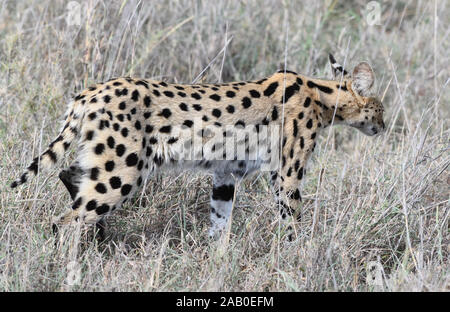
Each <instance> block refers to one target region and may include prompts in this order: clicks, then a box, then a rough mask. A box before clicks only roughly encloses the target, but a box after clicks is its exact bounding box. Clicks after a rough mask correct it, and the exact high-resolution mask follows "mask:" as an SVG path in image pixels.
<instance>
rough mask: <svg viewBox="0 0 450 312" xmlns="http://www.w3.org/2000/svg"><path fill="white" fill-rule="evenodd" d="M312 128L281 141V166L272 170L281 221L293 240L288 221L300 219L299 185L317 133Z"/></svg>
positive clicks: (292, 222) (293, 231) (272, 183)
mask: <svg viewBox="0 0 450 312" xmlns="http://www.w3.org/2000/svg"><path fill="white" fill-rule="evenodd" d="M297 122H298V121H297ZM288 129H289V127H288ZM313 129H314V128H311V130H310V129H308V128H306V130H303V131H296V132H295V134H296V135H294V136H292V137H291V138H290V139H288V140H286V142H283V146H282V154H281V164H280V168H279V170H278V171H273V172H272V173H271V186H272V191H273V193H274V195H275V202H276V204H277V206H278V207H279V210H280V214H281V219H282V223H283V225H284V226H285V227H286V228H287V230H288V231H289V232H291V233H290V234H289V235H288V239H289V240H292V239H293V238H294V236H293V235H294V234H295V233H297V231H295V230H294V228H293V227H292V225H291V224H295V223H296V221H299V219H300V215H301V214H300V209H299V207H300V204H301V200H302V197H301V194H300V188H301V182H302V180H303V179H304V176H305V169H306V163H307V160H308V158H309V156H310V154H311V152H312V151H313V150H314V147H315V137H316V134H315V132H313V131H314V130H313Z"/></svg>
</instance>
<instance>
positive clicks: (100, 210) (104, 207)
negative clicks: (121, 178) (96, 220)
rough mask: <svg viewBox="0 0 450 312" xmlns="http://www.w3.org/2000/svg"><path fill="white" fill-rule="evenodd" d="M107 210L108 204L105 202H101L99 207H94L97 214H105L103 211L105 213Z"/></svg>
mask: <svg viewBox="0 0 450 312" xmlns="http://www.w3.org/2000/svg"><path fill="white" fill-rule="evenodd" d="M108 211H109V206H108V205H107V204H103V205H101V206H99V207H97V208H96V209H95V212H96V213H97V214H98V215H102V214H105V213H107V212H108Z"/></svg>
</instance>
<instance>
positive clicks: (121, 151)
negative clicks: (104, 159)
mask: <svg viewBox="0 0 450 312" xmlns="http://www.w3.org/2000/svg"><path fill="white" fill-rule="evenodd" d="M125 150H126V148H125V145H123V144H119V145H117V146H116V155H117V156H119V157H121V156H122V155H123V154H124V153H125Z"/></svg>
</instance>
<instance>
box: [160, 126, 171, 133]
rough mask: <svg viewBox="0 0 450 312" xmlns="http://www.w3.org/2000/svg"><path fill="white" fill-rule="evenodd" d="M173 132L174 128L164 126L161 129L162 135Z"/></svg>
mask: <svg viewBox="0 0 450 312" xmlns="http://www.w3.org/2000/svg"><path fill="white" fill-rule="evenodd" d="M171 130H172V126H163V127H161V128H160V129H159V132H161V133H170V131H171Z"/></svg>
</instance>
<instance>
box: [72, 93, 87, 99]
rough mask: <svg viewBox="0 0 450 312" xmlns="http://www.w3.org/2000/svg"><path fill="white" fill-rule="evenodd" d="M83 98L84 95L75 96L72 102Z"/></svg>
mask: <svg viewBox="0 0 450 312" xmlns="http://www.w3.org/2000/svg"><path fill="white" fill-rule="evenodd" d="M85 96H86V95H81V94H79V95H77V96H76V97H75V98H74V100H75V101H78V100H81V99H84V97H85Z"/></svg>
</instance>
